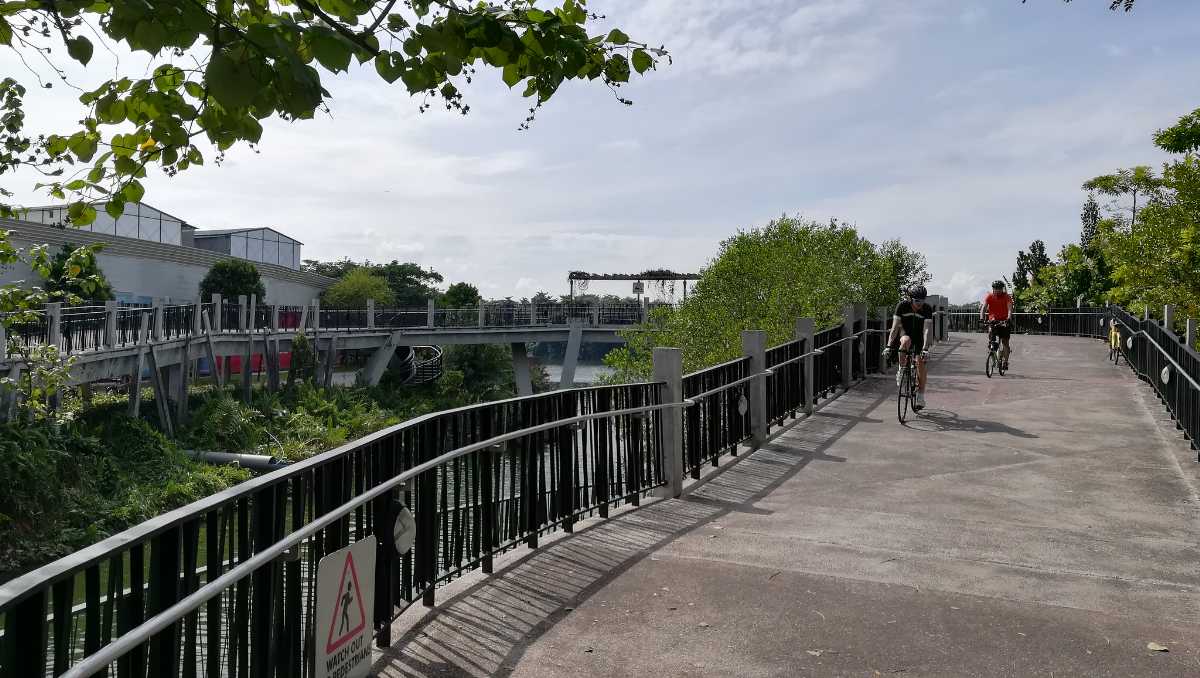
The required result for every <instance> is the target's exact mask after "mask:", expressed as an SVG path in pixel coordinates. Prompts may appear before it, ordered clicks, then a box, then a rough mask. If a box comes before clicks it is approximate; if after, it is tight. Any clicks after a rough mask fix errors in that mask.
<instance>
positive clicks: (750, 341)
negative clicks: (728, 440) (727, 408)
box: [742, 330, 849, 450]
mask: <svg viewBox="0 0 1200 678" xmlns="http://www.w3.org/2000/svg"><path fill="white" fill-rule="evenodd" d="M846 345H847V346H848V345H849V342H847V344H846ZM742 355H744V356H746V357H747V358H749V359H750V367H749V368H748V372H749V374H747V375H746V376H748V377H749V376H753V377H756V378H755V379H753V380H751V381H748V382H746V399H747V400H748V401H749V405H750V436H751V437H750V446H751V448H752V449H755V450H757V449H758V448H760V447H762V446H763V445H764V444H766V442H767V433H768V428H769V424H768V422H767V380H766V378H765V377H766V375H765V374H764V372H766V370H767V333H766V332H763V331H762V330H743V331H742Z"/></svg>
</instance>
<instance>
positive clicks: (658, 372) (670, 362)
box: [653, 347, 685, 497]
mask: <svg viewBox="0 0 1200 678" xmlns="http://www.w3.org/2000/svg"><path fill="white" fill-rule="evenodd" d="M653 360H654V381H656V382H661V383H662V386H661V387H660V389H661V390H660V392H661V394H662V395H661V398H660V401H661V404H664V405H666V404H670V403H681V402H683V351H681V350H679V349H677V348H663V347H659V348H655V349H654V352H653ZM659 416H660V417H661V418H662V459H663V476H664V478H663V480H665V481H666V486H665V487H664V488H663V492H664V494H665V496H667V497H678V496H679V495H681V494H683V474H684V471H685V466H684V463H683V408H682V407H672V408H669V409H665V410H661V411H660V414H659Z"/></svg>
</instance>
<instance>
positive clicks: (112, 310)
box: [104, 301, 118, 348]
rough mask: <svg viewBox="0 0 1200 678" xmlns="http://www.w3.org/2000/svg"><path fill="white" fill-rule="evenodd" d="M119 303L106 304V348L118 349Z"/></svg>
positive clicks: (110, 302) (109, 302) (108, 302)
mask: <svg viewBox="0 0 1200 678" xmlns="http://www.w3.org/2000/svg"><path fill="white" fill-rule="evenodd" d="M117 339H118V337H117V302H115V301H106V302H104V346H105V347H107V348H116V347H117V343H118V341H117Z"/></svg>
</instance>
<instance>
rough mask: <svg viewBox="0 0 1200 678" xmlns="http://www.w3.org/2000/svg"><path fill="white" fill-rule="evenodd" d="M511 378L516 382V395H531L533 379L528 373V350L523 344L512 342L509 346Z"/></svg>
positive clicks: (521, 342)
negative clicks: (511, 368) (511, 363)
mask: <svg viewBox="0 0 1200 678" xmlns="http://www.w3.org/2000/svg"><path fill="white" fill-rule="evenodd" d="M511 348H512V361H513V377H514V378H515V380H516V382H517V395H519V396H528V395H533V378H532V377H531V376H530V373H529V350H528V349H527V348H526V347H525V342H523V341H514V342H513V343H512V345H511Z"/></svg>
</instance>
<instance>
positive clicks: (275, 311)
mask: <svg viewBox="0 0 1200 678" xmlns="http://www.w3.org/2000/svg"><path fill="white" fill-rule="evenodd" d="M271 331H272V332H278V331H279V305H278V304H276V305H275V306H272V307H271Z"/></svg>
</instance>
